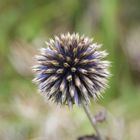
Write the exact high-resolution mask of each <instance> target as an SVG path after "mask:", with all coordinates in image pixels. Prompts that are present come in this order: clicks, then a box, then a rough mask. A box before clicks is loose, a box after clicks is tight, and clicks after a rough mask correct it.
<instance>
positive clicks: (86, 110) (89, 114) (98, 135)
mask: <svg viewBox="0 0 140 140" xmlns="http://www.w3.org/2000/svg"><path fill="white" fill-rule="evenodd" d="M82 106H83V109H84V111H85V113H86V115H87V117H88V119H89V121H90V122H91V125H92V127H93V129H94V130H95V132H96V135H97V137H98V138H99V140H102V139H101V135H100V132H99V130H98V128H97V125H96V120H95V119H94V117H93V115H92V113H91V111H90V110H89V107H88V105H86V104H85V103H84V102H83V101H82Z"/></svg>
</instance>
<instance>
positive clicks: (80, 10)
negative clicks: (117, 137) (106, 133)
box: [0, 0, 140, 140]
mask: <svg viewBox="0 0 140 140" xmlns="http://www.w3.org/2000/svg"><path fill="white" fill-rule="evenodd" d="M139 8H140V2H139V0H133V1H132V0H128V1H126V0H123V1H119V0H99V1H97V0H77V1H76V0H67V1H66V0H59V1H58V0H41V1H38V0H34V1H33V0H20V1H19V0H12V1H11V0H5V1H2V0H1V1H0V27H1V28H0V29H1V30H0V66H1V67H0V130H3V127H4V129H5V130H6V129H7V128H8V127H9V126H10V128H11V127H12V126H13V128H14V130H17V129H19V130H21V132H20V134H16V133H15V132H13V133H12V132H11V129H10V128H9V129H8V134H9V137H12V136H11V135H13V137H12V138H11V139H14V140H15V139H18V138H19V139H32V138H34V137H38V135H43V134H42V129H41V127H42V126H41V125H42V124H43V121H45V120H46V117H47V115H49V114H51V113H52V112H51V111H49V107H50V106H49V105H48V104H47V105H46V103H45V102H43V101H42V98H41V97H40V96H39V95H38V94H37V93H36V88H35V87H34V85H33V84H32V83H31V79H32V75H31V73H30V72H27V73H28V74H27V73H26V74H25V73H24V72H23V73H22V74H21V73H19V72H18V71H17V69H16V68H15V66H14V65H13V64H12V63H11V61H14V59H13V56H12V54H11V51H14V49H15V50H17V52H18V53H19V54H21V56H22V58H24V57H26V56H24V53H23V50H25V51H27V52H28V51H29V46H31V48H30V49H32V50H33V52H34V51H36V48H37V47H36V46H38V47H40V46H41V45H42V43H40V42H42V41H44V40H47V39H48V38H49V37H53V35H54V34H60V33H62V32H68V31H69V32H79V33H80V34H85V35H88V36H90V37H94V39H95V41H97V42H100V43H101V44H103V49H106V50H107V51H108V52H109V57H108V59H109V60H110V61H112V67H111V72H112V74H113V75H112V77H111V79H110V83H109V85H110V88H109V89H107V91H106V93H105V94H104V95H105V96H104V99H103V100H101V101H99V103H100V104H101V105H103V106H105V107H106V108H108V109H109V111H110V112H112V113H114V114H115V115H116V116H121V117H123V119H124V120H126V122H127V123H128V125H129V124H133V122H135V121H140V120H139V117H140V111H139V109H138V108H139V106H140V88H139V85H140V79H139V76H137V75H140V70H139V71H135V70H133V65H132V64H131V62H130V59H129V56H128V55H126V54H127V53H126V51H127V46H125V45H124V44H125V41H126V39H127V33H128V31H129V30H132V29H133V28H134V27H135V26H136V25H137V26H139V25H140V20H139V19H140V15H139ZM18 40H22V41H23V42H25V44H26V43H27V44H29V46H26V45H25V44H21V48H23V50H22V49H18V46H15V47H13V46H12V44H13V43H14V42H17V41H18ZM139 44H140V43H139ZM139 44H138V45H139ZM23 46H24V47H23ZM132 50H133V48H132ZM137 51H140V49H139V48H138V50H137ZM15 57H16V56H15ZM17 59H18V60H19V62H20V58H18V57H17ZM28 59H29V60H30V59H32V56H30V57H29V58H28ZM22 61H24V60H22ZM22 61H21V64H22ZM138 61H139V60H138ZM132 62H133V61H132ZM31 65H32V61H31ZM16 66H17V67H18V64H16ZM29 66H30V65H29ZM29 66H28V65H27V66H26V67H29ZM19 67H20V66H19ZM19 70H20V69H19ZM133 75H136V76H135V77H133ZM17 100H18V101H17ZM26 104H29V105H28V106H29V107H31V108H32V110H33V112H39V113H38V114H37V115H36V119H37V120H36V121H34V120H33V121H32V120H30V119H29V118H28V116H26V115H27V114H26V113H25V112H26V111H25V112H24V111H23V112H22V109H23V110H24V109H25V110H26V109H27V108H28V106H27V108H26ZM17 105H19V108H18V109H17V107H16V106H17ZM44 106H45V107H44ZM20 107H21V108H20ZM51 107H52V106H51ZM42 108H44V109H42ZM54 108H55V106H54V107H53V109H54ZM92 108H93V109H94V108H95V105H94V104H92ZM20 109H21V110H20ZM44 110H46V111H44ZM64 110H65V109H64ZM66 110H67V109H66ZM20 111H21V112H20ZM29 112H30V111H29ZM24 113H25V114H24ZM19 114H20V115H19ZM33 114H34V113H33ZM68 116H69V119H70V120H71V119H72V120H73V121H75V120H76V119H77V121H78V120H79V119H78V117H79V118H80V117H82V118H84V116H83V114H82V112H81V111H79V109H76V110H74V112H72V116H70V114H69V115H68ZM31 117H33V116H31ZM40 119H42V121H40ZM77 125H78V126H77V131H76V132H75V133H74V132H73V131H74V130H73V131H72V130H71V131H72V132H73V133H74V136H78V135H80V134H82V133H83V134H86V133H91V132H92V128H91V127H90V125H89V123H88V121H86V120H83V121H81V124H77ZM80 127H81V128H80ZM127 127H128V128H127V129H130V130H129V131H131V129H133V128H134V127H135V125H134V127H132V128H131V127H129V126H127ZM138 128H139V127H138ZM37 131H39V132H38V133H37V134H36V132H37ZM10 132H11V133H12V134H10ZM67 133H68V132H66V134H67ZM4 134H5V133H3V134H1V133H0V139H5V140H7V139H8V138H7V137H6V136H5V135H4ZM8 134H7V135H8ZM16 135H18V137H17V138H16ZM69 135H71V133H70V134H69ZM125 135H126V138H128V135H129V134H125ZM138 135H139V134H138V133H137V132H136V134H134V137H133V134H132V136H131V137H132V139H134V138H136V136H138ZM74 136H73V137H74ZM64 139H66V137H65V138H64ZM69 139H70V138H69ZM137 140H139V138H137Z"/></svg>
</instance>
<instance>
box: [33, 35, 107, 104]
mask: <svg viewBox="0 0 140 140" xmlns="http://www.w3.org/2000/svg"><path fill="white" fill-rule="evenodd" d="M100 47H101V45H98V44H97V43H94V42H93V40H92V39H90V38H88V37H84V36H79V35H78V34H75V33H73V34H69V33H68V34H61V35H60V36H55V37H54V39H50V40H49V41H48V42H46V47H44V48H41V49H40V53H39V55H38V56H36V64H37V65H35V66H34V67H33V71H34V72H35V78H34V80H33V81H34V82H35V83H36V84H37V85H38V88H39V90H40V92H41V93H42V94H43V95H44V96H45V97H47V98H48V99H50V100H52V101H54V102H56V103H60V104H67V105H69V106H72V105H73V104H78V105H79V104H81V101H84V102H85V103H87V104H88V103H89V102H90V98H94V99H96V98H98V97H100V96H102V92H103V90H104V89H105V88H106V87H107V81H108V78H109V76H110V73H109V71H108V68H109V66H110V63H109V62H108V61H105V60H104V58H105V57H106V56H107V55H108V53H107V52H106V51H100Z"/></svg>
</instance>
